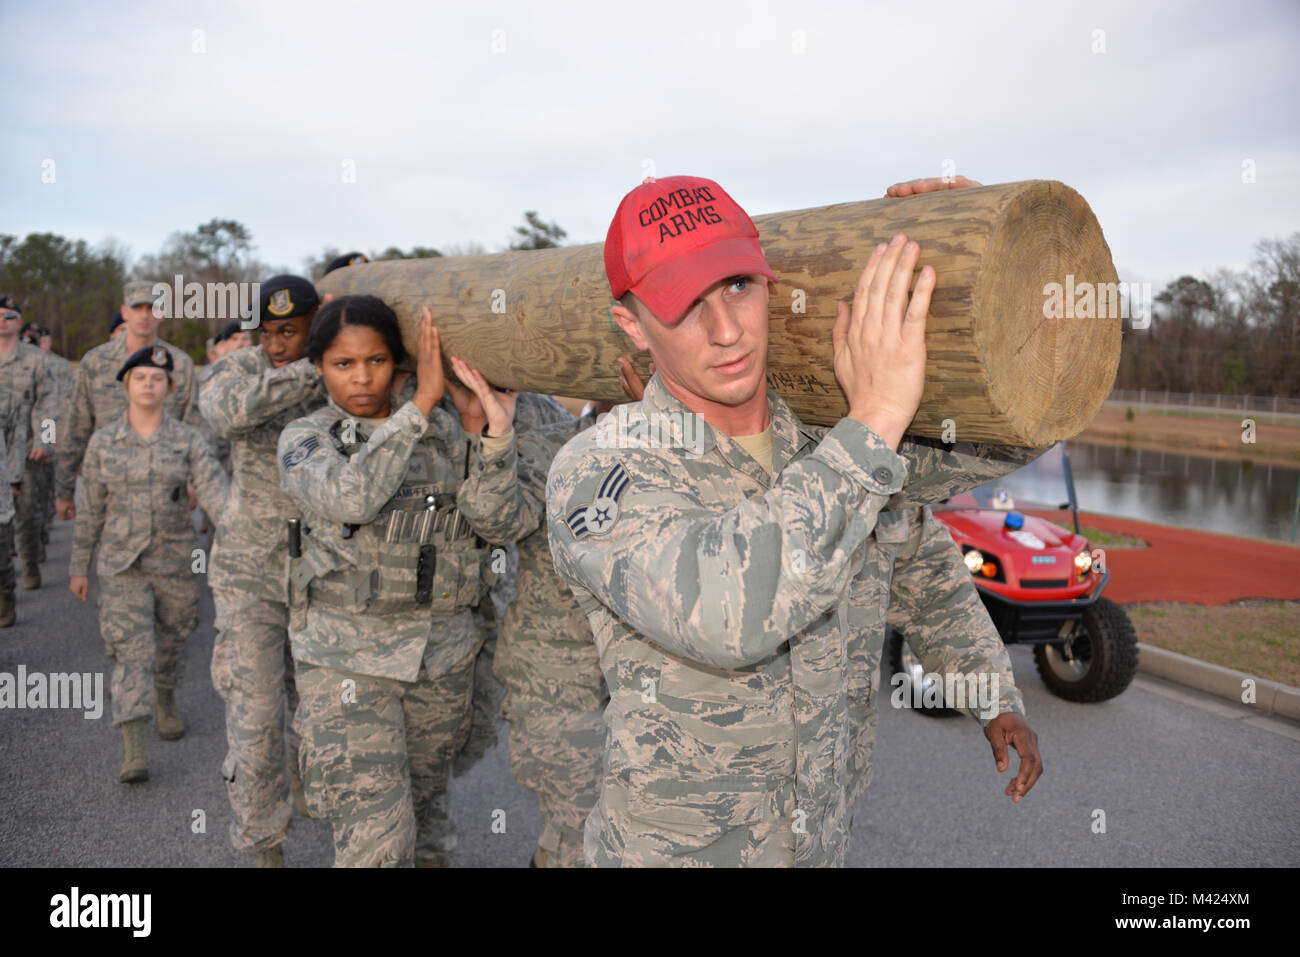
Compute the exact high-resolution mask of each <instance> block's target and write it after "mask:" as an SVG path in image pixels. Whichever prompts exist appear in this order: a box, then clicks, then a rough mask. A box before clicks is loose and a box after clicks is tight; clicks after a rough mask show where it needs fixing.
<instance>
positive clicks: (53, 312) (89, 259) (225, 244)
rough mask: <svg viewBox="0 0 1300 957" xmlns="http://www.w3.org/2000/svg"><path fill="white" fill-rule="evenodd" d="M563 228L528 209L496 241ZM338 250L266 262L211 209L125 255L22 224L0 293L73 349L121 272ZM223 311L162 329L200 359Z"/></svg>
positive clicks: (236, 267)
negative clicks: (209, 214) (148, 248)
mask: <svg viewBox="0 0 1300 957" xmlns="http://www.w3.org/2000/svg"><path fill="white" fill-rule="evenodd" d="M566 235H567V233H566V232H565V231H564V230H563V229H562V228H560V226H558V225H557V224H556V223H554V222H551V223H547V222H545V221H543V220H542V219H541V218H540V217H539V216H538V214H537V212H536V211H534V210H529V211H527V212H525V213H524V223H523V225H521V226H516V227H514V230H513V233H512V236H511V239H510V241H509V242H508V244H507V245H506V248H507V249H545V248H548V247H552V246H558V245H560V244H561V242H562V241H563V240H564V238H565V237H566ZM487 251H488V250H487V249H486V248H485V247H483V246H482V245H481V244H478V243H468V244H464V245H457V246H449V247H447V248H446V249H445V250H438V249H435V248H433V247H430V246H414V247H412V248H411V249H409V250H403V249H400V248H398V247H396V246H390V247H388V248H387V249H384V250H381V251H378V252H370V253H368V254H367V255H368V256H369V258H370V259H372V260H373V259H428V258H431V257H434V256H443V255H450V256H460V255H471V254H475V253H485V252H487ZM342 252H343V250H340V249H338V248H335V247H326V248H325V249H323V250H322V251H321V253H320V254H319V255H315V256H307V257H305V258H304V259H303V261H302V268H301V270H296V269H290V268H287V267H284V266H272V265H269V264H267V263H265V262H262V261H261V260H259V259H258V258H257V257H256V255H255V247H254V245H253V236H252V233H251V232H249V230H248V228H247V227H246V226H244V225H243V224H242V223H239V222H236V221H235V220H231V219H213V220H211V221H210V222H207V223H204V224H203V225H201V226H199V227H198V228H197V229H195V230H194V231H193V232H177V233H173V234H172V235H171V236H169V237H168V238H167V240H166V242H164V243H163V246H162V249H160V250H159V251H158V252H157V253H153V254H148V255H144V256H141V257H139V259H138V260H136V261H135V262H132V260H131V256H130V254H129V252H128V251H127V250H125V249H124V248H122V247H121V246H120V245H119V244H117V243H115V242H113V241H111V240H109V241H105V242H103V243H100V244H99V245H98V246H94V247H92V246H90V245H89V244H88V243H86V241H85V240H82V239H75V240H74V239H68V238H66V237H64V236H59V235H56V234H55V233H30V234H28V235H27V236H26V237H24V238H22V239H19V238H18V237H17V236H12V235H7V234H0V294H6V295H10V296H13V297H14V298H15V299H17V300H18V302H19V304H20V305H21V306H22V310H23V321H24V322H35V323H37V324H39V325H42V326H47V327H49V329H50V332H51V335H52V337H53V346H54V351H55V352H58V353H59V354H60V355H62V356H65V357H66V358H69V359H80V358H81V357H82V356H83V355H85V354H86V353H87V352H88V351H90V350H91V349H93V348H94V347H95V346H97V345H99V344H101V343H102V342H104V341H105V340H106V339H107V338H108V326H109V322H110V321H111V319H112V317H113V314H114V313H115V312H116V311H117V310H118V308H119V307H120V306H121V305H122V285H123V283H125V282H126V281H127V280H128V279H151V280H154V281H157V282H168V283H170V282H171V281H172V279H173V277H174V276H177V275H180V276H183V277H184V279H185V281H186V282H199V283H209V282H216V283H228V282H258V281H261V280H263V279H266V278H268V277H270V276H274V275H277V274H280V273H289V272H294V273H298V274H300V275H305V276H308V277H310V278H311V279H312V280H317V279H319V278H320V277H321V276H322V275H323V274H324V271H325V265H326V264H327V263H328V262H329V261H330V260H332V259H334V258H335V257H337V256H339V255H340V254H341V253H342ZM226 321H228V320H224V319H209V320H200V319H173V320H169V323H170V324H169V325H168V326H165V327H164V329H163V336H164V337H165V338H166V339H167V340H168V341H169V342H171V343H173V344H174V345H176V346H179V347H180V348H182V349H184V350H185V351H186V352H187V353H188V354H189V355H190V356H191V357H192V358H193V359H194V360H195V361H196V362H203V361H205V358H206V348H205V346H206V342H207V339H208V338H209V337H210V336H211V335H213V333H215V332H217V331H218V329H219V327H220V326H222V325H223V324H224V323H225V322H226Z"/></svg>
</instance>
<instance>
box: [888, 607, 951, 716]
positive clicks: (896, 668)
mask: <svg viewBox="0 0 1300 957" xmlns="http://www.w3.org/2000/svg"><path fill="white" fill-rule="evenodd" d="M905 641H906V639H905V638H904V637H903V633H902V632H901V631H898V630H896V629H894V628H889V629H888V630H887V631H886V632H885V654H884V660H883V664H884V665H885V673H884V674H883V675H881V676H880V684H881V692H882V693H884V692H885V689H888V690H889V692H890V693H892V692H893V690H894V685H893V683H892V682H891V681H890V678H891V677H892V676H893V675H896V674H898V673H899V672H900V671H901V672H903V673H904V674H906V675H908V679H907V681H908V683H907V684H906V685H905V688H906V691H905V698H904V700H905V701H907V702H908V703H909V704H910V703H911V701H912V686H911V682H912V681H913V680H915V679H914V677H913V675H914V674H915V670H914V669H915V668H919V667H921V665H920V662H919V661H917V659H916V657H915V656H914V655H913V654H912V649H911V648H905V647H904V642H905ZM905 653H906V654H905ZM942 694H943V692H942V690H940V695H942ZM909 710H912V711H915V712H917V713H918V714H923V715H925V716H926V717H927V718H955V717H957V716H958V715H960V714H961V712H960V711H954V710H953V709H952V708H935V707H928V708H927V707H925V706H924V705H923V706H921V707H919V708H910V709H909Z"/></svg>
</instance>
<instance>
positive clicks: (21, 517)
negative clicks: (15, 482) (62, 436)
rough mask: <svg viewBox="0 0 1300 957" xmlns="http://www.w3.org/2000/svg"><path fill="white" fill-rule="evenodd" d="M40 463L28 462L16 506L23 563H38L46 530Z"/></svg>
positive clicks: (18, 541)
mask: <svg viewBox="0 0 1300 957" xmlns="http://www.w3.org/2000/svg"><path fill="white" fill-rule="evenodd" d="M41 467H42V466H41V463H40V462H33V461H32V460H31V459H28V460H27V463H26V467H25V468H24V470H23V485H22V490H21V491H20V492H19V493H18V500H17V501H16V502H14V506H15V507H16V508H17V509H18V518H17V527H16V528H15V532H16V534H17V547H18V557H19V558H21V559H22V560H23V562H31V563H33V564H34V563H36V561H37V560H38V559H39V558H40V557H41V550H42V549H41V530H42V529H43V528H45V511H44V506H43V505H42V504H41V500H40V483H41V476H40V469H41Z"/></svg>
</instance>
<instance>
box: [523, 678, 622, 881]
mask: <svg viewBox="0 0 1300 957" xmlns="http://www.w3.org/2000/svg"><path fill="white" fill-rule="evenodd" d="M506 717H507V719H508V720H509V721H510V769H511V770H512V771H513V772H514V775H515V780H516V781H518V782H519V784H520V785H521V786H522V787H526V788H528V790H530V791H532V792H533V793H534V794H536V795H537V806H538V809H539V810H540V811H541V815H542V833H541V836H540V837H539V838H538V839H537V846H538V847H539V848H540V849H541V850H542V851H543V852H545V856H546V866H547V867H582V866H584V861H583V830H582V829H583V824H584V822H585V821H586V820H587V815H588V814H590V813H591V809H592V808H593V807H595V806H596V799H597V798H599V797H600V777H601V768H602V766H603V763H604V758H605V750H604V748H605V722H604V720H603V718H602V717H601V713H600V712H599V711H569V710H566V709H564V708H562V707H556V706H555V705H553V704H551V703H549V702H546V701H537V700H532V701H519V700H517V699H516V700H514V701H511V700H509V699H507V702H506Z"/></svg>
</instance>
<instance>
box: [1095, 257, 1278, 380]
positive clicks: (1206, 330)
mask: <svg viewBox="0 0 1300 957" xmlns="http://www.w3.org/2000/svg"><path fill="white" fill-rule="evenodd" d="M1153 306H1154V308H1153V310H1152V315H1151V324H1150V327H1149V328H1147V329H1144V330H1143V329H1133V328H1131V326H1130V324H1129V323H1126V324H1125V328H1124V339H1123V348H1122V350H1121V352H1120V363H1119V373H1118V375H1117V376H1116V380H1115V387H1116V388H1119V389H1147V390H1161V389H1168V390H1169V391H1170V392H1202V393H1213V394H1220V395H1262V396H1274V395H1276V396H1281V397H1283V398H1300V232H1297V233H1293V234H1292V235H1291V236H1290V237H1289V238H1287V239H1265V240H1262V241H1261V242H1259V243H1257V244H1256V246H1255V258H1254V259H1253V260H1252V261H1251V263H1250V264H1249V265H1248V266H1247V267H1246V268H1244V269H1240V270H1234V269H1219V270H1217V271H1215V272H1214V273H1213V274H1212V275H1210V276H1208V277H1207V278H1205V279H1197V278H1195V277H1193V276H1180V277H1179V278H1178V279H1175V280H1174V281H1173V282H1171V283H1169V285H1167V286H1166V287H1165V288H1164V290H1163V291H1161V292H1160V293H1158V294H1157V295H1156V296H1155V302H1154V304H1153Z"/></svg>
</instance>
